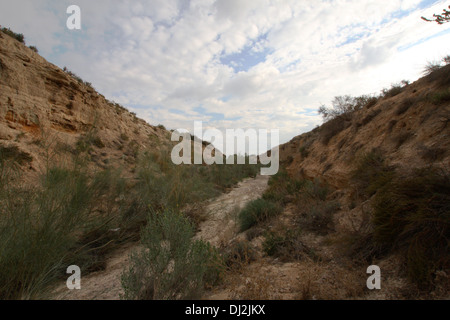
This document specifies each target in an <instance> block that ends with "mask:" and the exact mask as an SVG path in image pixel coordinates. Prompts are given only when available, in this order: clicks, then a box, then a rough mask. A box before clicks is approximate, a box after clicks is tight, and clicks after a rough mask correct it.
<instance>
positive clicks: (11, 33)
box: [2, 28, 25, 44]
mask: <svg viewBox="0 0 450 320" xmlns="http://www.w3.org/2000/svg"><path fill="white" fill-rule="evenodd" d="M2 31H3V32H4V33H5V34H7V35H8V36H10V37H11V38H14V39H16V40H17V41H19V42H21V43H23V44H25V37H24V35H23V34H22V33H15V32H14V31H12V30H11V29H10V28H2Z"/></svg>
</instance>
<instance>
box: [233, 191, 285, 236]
mask: <svg viewBox="0 0 450 320" xmlns="http://www.w3.org/2000/svg"><path fill="white" fill-rule="evenodd" d="M281 211H282V207H281V206H280V205H278V204H276V203H274V202H271V201H268V200H264V199H257V200H254V201H251V202H249V203H248V204H247V205H246V206H245V208H244V209H243V210H242V211H241V212H240V213H239V217H238V220H239V225H240V230H241V232H242V231H246V230H248V229H250V228H251V227H253V226H254V225H256V224H258V223H260V222H263V221H266V220H268V219H270V218H272V217H274V216H276V215H278V214H280V213H281Z"/></svg>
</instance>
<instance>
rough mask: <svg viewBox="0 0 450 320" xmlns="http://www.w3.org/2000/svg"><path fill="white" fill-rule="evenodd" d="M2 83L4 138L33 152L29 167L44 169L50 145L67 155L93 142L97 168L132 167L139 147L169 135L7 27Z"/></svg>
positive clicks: (1, 44) (0, 47)
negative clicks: (60, 64) (12, 33)
mask: <svg viewBox="0 0 450 320" xmlns="http://www.w3.org/2000/svg"><path fill="white" fill-rule="evenodd" d="M0 86H1V88H2V90H1V92H0V142H2V143H3V145H5V146H8V147H13V146H17V147H18V148H19V150H20V151H21V152H24V153H27V154H29V155H30V156H31V157H32V158H33V160H32V161H31V164H30V167H29V169H30V170H34V171H40V170H42V169H43V167H44V166H45V158H46V157H47V156H48V152H47V151H48V149H49V148H50V149H51V150H52V152H50V153H51V154H52V155H54V156H57V157H62V156H67V153H68V154H69V155H70V153H77V152H79V151H84V149H86V148H88V147H89V146H90V145H93V148H90V149H89V155H90V157H91V158H92V159H93V160H94V162H95V163H96V165H97V166H98V167H100V168H104V167H105V165H106V164H111V163H114V164H115V165H116V166H127V167H131V166H132V164H133V162H134V159H133V158H134V154H135V152H136V150H137V149H144V148H150V147H155V146H156V145H157V143H159V142H161V143H167V142H168V141H169V139H170V136H169V132H168V131H167V130H165V129H163V128H162V127H160V128H159V127H156V126H151V125H149V124H148V123H146V122H145V121H144V120H142V119H139V118H137V117H136V115H135V114H132V113H131V112H129V111H128V110H126V109H125V108H123V107H122V106H120V105H119V104H116V103H113V102H110V101H108V100H107V99H106V98H105V97H104V96H103V95H101V94H99V93H98V92H96V91H95V90H94V89H93V87H92V86H91V85H90V84H89V83H86V82H84V81H83V80H81V79H80V78H79V77H77V76H76V75H75V74H73V73H71V72H70V71H67V70H66V71H63V70H62V69H60V68H59V67H57V66H55V65H53V64H51V63H49V62H47V61H46V60H45V59H44V58H42V57H41V56H40V55H39V54H37V53H36V52H34V51H33V50H32V49H30V48H28V47H26V46H25V45H23V44H22V43H20V42H19V41H17V40H15V39H14V38H12V37H10V36H8V35H6V34H5V33H3V32H0ZM88 145H89V146H88Z"/></svg>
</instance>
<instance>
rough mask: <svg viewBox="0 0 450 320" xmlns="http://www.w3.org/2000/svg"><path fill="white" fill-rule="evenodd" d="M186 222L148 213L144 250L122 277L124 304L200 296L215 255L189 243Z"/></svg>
mask: <svg viewBox="0 0 450 320" xmlns="http://www.w3.org/2000/svg"><path fill="white" fill-rule="evenodd" d="M193 235H194V230H193V228H192V226H191V225H190V223H189V221H188V220H187V219H186V218H185V217H183V216H182V215H180V214H178V213H176V212H174V211H171V210H169V211H165V212H160V213H152V214H150V216H149V218H148V224H147V226H146V227H145V228H143V229H142V232H141V243H142V245H143V246H144V249H142V250H141V251H140V252H138V253H134V254H132V255H131V257H130V266H129V267H128V268H127V269H126V271H125V272H124V273H123V274H122V286H123V288H124V292H125V293H124V295H123V298H124V299H127V300H185V299H198V298H199V297H200V296H201V293H202V290H203V288H204V285H205V279H206V278H207V277H208V273H211V272H213V273H214V272H217V270H218V269H217V268H215V266H216V265H215V261H216V258H217V255H216V254H215V252H214V250H213V248H212V247H211V246H210V245H209V244H208V243H205V242H203V241H199V240H193V239H192V237H193Z"/></svg>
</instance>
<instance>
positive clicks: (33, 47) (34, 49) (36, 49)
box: [28, 46, 39, 53]
mask: <svg viewBox="0 0 450 320" xmlns="http://www.w3.org/2000/svg"><path fill="white" fill-rule="evenodd" d="M28 48H30V49H31V50H32V51H33V52H36V53H39V50H38V48H36V47H35V46H29V47H28Z"/></svg>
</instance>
